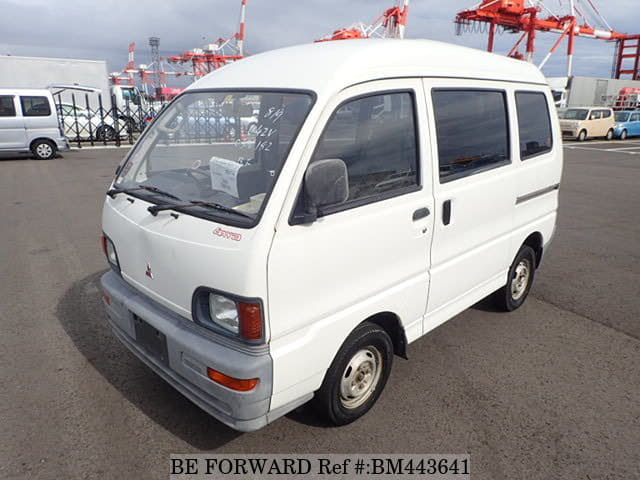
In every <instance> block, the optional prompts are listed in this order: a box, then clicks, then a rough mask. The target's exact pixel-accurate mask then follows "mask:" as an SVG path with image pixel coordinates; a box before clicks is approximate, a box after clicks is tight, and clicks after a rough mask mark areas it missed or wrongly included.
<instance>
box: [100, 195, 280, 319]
mask: <svg viewBox="0 0 640 480" xmlns="http://www.w3.org/2000/svg"><path fill="white" fill-rule="evenodd" d="M129 199H131V200H133V203H132V202H131V201H130V200H129ZM151 205H153V204H152V203H149V202H146V201H144V200H141V199H139V198H135V197H131V196H128V195H126V194H120V195H117V196H116V197H115V198H113V199H112V198H110V197H108V196H107V197H106V199H105V203H104V208H103V214H102V226H103V231H104V234H105V235H106V236H107V237H109V239H110V240H111V241H112V242H113V244H114V246H115V249H116V253H117V255H118V261H119V264H120V273H121V275H122V278H123V279H124V280H125V281H126V282H128V283H129V284H130V285H131V286H133V287H134V288H135V289H137V290H139V291H140V292H142V293H143V294H145V295H147V296H149V297H151V298H152V299H154V300H156V301H157V302H159V303H161V304H162V305H164V306H165V307H167V308H169V309H171V310H172V311H174V312H176V313H178V314H179V315H182V316H184V317H186V318H189V319H190V318H191V299H192V296H193V293H194V291H195V290H196V288H198V287H203V286H204V287H209V288H213V289H216V290H219V291H222V292H226V293H231V294H235V295H240V296H246V297H258V298H263V299H266V255H267V252H268V248H269V246H270V240H271V239H272V236H273V235H272V234H271V239H269V240H267V241H266V242H265V241H260V242H257V241H256V239H257V237H258V236H259V235H260V234H259V228H258V227H254V228H252V229H242V228H237V227H231V226H227V225H224V224H222V223H216V222H213V221H211V220H206V219H202V218H198V217H194V216H191V215H187V214H184V213H179V212H175V211H173V210H169V211H163V212H159V213H158V215H157V216H153V215H151V214H150V213H149V212H148V211H147V208H148V207H149V206H151ZM176 213H178V218H174V216H172V214H174V215H175V214H176ZM256 244H258V245H265V244H266V248H263V249H260V248H256Z"/></svg>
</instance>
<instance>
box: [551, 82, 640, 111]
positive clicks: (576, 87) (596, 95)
mask: <svg viewBox="0 0 640 480" xmlns="http://www.w3.org/2000/svg"><path fill="white" fill-rule="evenodd" d="M547 82H548V84H549V86H550V87H551V90H552V91H553V98H554V101H555V104H556V107H558V108H567V107H584V106H593V107H611V106H615V105H616V102H617V101H618V98H619V97H620V95H621V92H622V90H623V89H629V88H640V80H625V79H615V78H596V77H579V76H572V77H547Z"/></svg>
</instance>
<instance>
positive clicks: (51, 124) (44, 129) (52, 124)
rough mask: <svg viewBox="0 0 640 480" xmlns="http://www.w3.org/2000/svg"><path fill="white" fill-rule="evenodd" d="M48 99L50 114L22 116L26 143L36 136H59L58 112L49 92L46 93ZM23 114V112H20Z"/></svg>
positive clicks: (28, 143)
mask: <svg viewBox="0 0 640 480" xmlns="http://www.w3.org/2000/svg"><path fill="white" fill-rule="evenodd" d="M46 97H47V99H48V101H49V108H50V110H51V114H50V115H48V116H46V117H44V116H43V117H26V116H25V117H24V126H25V129H26V132H27V139H26V140H27V145H30V144H31V142H33V141H34V140H36V139H37V138H48V139H51V140H55V139H57V138H59V137H60V129H59V126H58V114H57V112H56V106H55V104H54V103H53V97H52V96H51V94H50V93H49V92H47V95H46ZM22 115H23V116H24V112H22Z"/></svg>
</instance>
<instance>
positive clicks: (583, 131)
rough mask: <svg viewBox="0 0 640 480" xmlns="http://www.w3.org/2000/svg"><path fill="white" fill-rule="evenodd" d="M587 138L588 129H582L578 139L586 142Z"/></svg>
mask: <svg viewBox="0 0 640 480" xmlns="http://www.w3.org/2000/svg"><path fill="white" fill-rule="evenodd" d="M586 139H587V131H586V130H580V133H579V134H578V137H577V138H576V140H578V141H579V142H584V141H585V140H586Z"/></svg>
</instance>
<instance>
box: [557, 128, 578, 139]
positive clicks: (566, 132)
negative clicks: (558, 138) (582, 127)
mask: <svg viewBox="0 0 640 480" xmlns="http://www.w3.org/2000/svg"><path fill="white" fill-rule="evenodd" d="M561 130H562V136H563V137H577V136H578V129H577V128H575V127H562V128H561Z"/></svg>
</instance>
